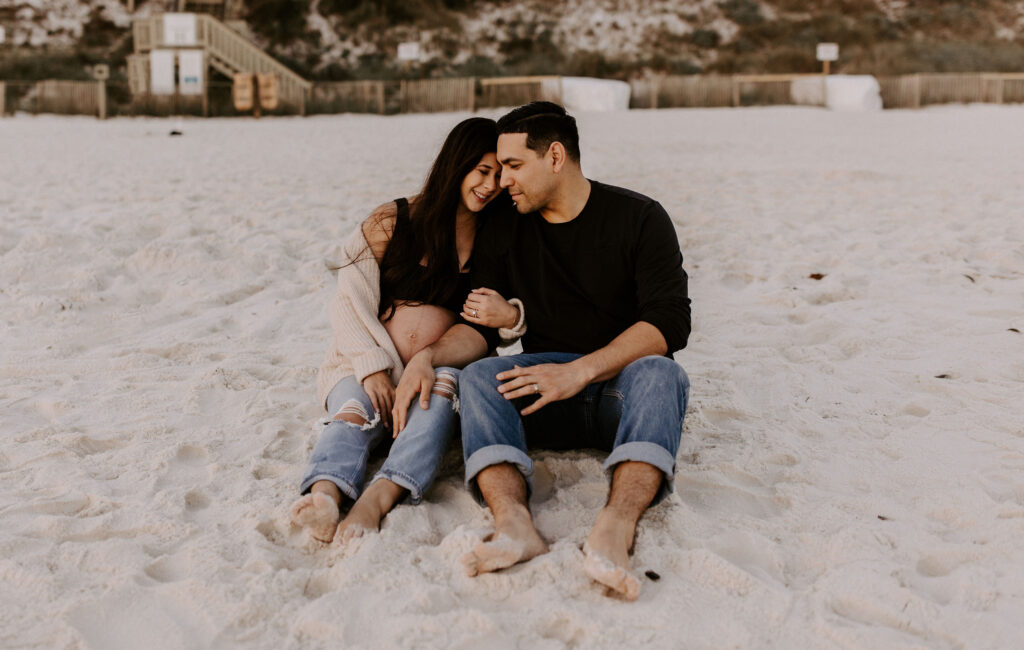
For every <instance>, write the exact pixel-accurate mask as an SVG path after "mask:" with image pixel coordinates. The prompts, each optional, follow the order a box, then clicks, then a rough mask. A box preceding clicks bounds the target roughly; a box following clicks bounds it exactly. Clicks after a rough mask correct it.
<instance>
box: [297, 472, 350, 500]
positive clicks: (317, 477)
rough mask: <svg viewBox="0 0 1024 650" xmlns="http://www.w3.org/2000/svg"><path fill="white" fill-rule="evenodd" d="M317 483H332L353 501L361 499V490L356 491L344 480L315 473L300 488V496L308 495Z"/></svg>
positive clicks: (331, 475)
mask: <svg viewBox="0 0 1024 650" xmlns="http://www.w3.org/2000/svg"><path fill="white" fill-rule="evenodd" d="M317 481H330V482H331V483H334V484H335V485H337V486H338V489H339V490H341V493H342V494H344V495H345V496H347V497H348V498H350V499H352V500H353V501H355V500H356V499H358V498H359V490H357V489H356V486H354V485H352V484H351V483H349V482H348V481H346V480H345V479H343V478H340V477H338V476H335V475H334V474H325V473H323V472H314V473H313V474H311V475H310V476H309V478H307V479H306V480H305V481H303V482H302V485H300V486H299V494H306V493H307V492H309V490H310V488H312V487H313V484H314V483H316V482H317Z"/></svg>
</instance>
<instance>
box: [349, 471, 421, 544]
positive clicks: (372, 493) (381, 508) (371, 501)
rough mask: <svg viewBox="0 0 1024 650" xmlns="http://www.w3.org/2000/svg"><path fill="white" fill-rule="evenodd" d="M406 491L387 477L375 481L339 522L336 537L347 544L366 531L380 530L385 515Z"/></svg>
mask: <svg viewBox="0 0 1024 650" xmlns="http://www.w3.org/2000/svg"><path fill="white" fill-rule="evenodd" d="M404 493H405V488H403V487H402V486H400V485H398V484H396V483H393V482H391V481H389V480H387V479H380V480H378V481H374V482H373V483H372V484H371V485H370V487H368V488H366V491H365V492H363V494H362V496H360V497H359V499H357V500H356V502H355V503H354V504H353V505H352V509H351V510H349V511H348V514H347V515H345V519H344V520H342V522H341V523H340V524H338V530H337V532H335V533H334V538H335V539H337V540H338V541H339V542H341V543H342V544H346V543H348V542H349V541H351V540H353V539H355V538H357V537H362V536H363V535H364V534H365V533H368V532H373V531H376V530H380V522H381V520H382V519H383V518H384V515H386V514H388V512H390V511H391V508H393V507H394V505H395V503H397V502H398V499H399V498H401V496H402V495H403V494H404Z"/></svg>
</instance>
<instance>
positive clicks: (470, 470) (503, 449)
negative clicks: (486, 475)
mask: <svg viewBox="0 0 1024 650" xmlns="http://www.w3.org/2000/svg"><path fill="white" fill-rule="evenodd" d="M502 463H510V464H512V465H515V466H516V467H517V468H519V472H520V473H521V474H522V475H523V478H524V479H526V498H527V500H529V498H530V495H531V494H533V461H532V460H530V457H529V456H527V455H526V453H525V452H524V451H523V450H522V449H519V448H518V447H513V446H512V445H488V446H487V447H481V448H480V449H477V450H476V451H474V452H473V455H472V456H470V457H469V458H467V459H466V487H467V488H469V491H470V492H471V493H472V494H473V496H474V497H476V500H477V502H478V503H480V504H481V505H487V503H486V502H485V501H484V497H483V495H482V494H480V487H479V486H478V485H477V484H476V481H474V480H473V479H475V478H476V475H477V474H479V473H480V472H482V471H484V470H485V469H487V468H488V467H490V466H491V465H500V464H502Z"/></svg>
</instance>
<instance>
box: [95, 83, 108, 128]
mask: <svg viewBox="0 0 1024 650" xmlns="http://www.w3.org/2000/svg"><path fill="white" fill-rule="evenodd" d="M96 104H97V107H98V109H99V110H98V111H97V113H99V115H97V117H99V118H100V119H101V120H105V119H107V82H106V81H104V80H102V79H100V80H99V81H97V82H96Z"/></svg>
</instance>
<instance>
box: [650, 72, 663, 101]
mask: <svg viewBox="0 0 1024 650" xmlns="http://www.w3.org/2000/svg"><path fill="white" fill-rule="evenodd" d="M660 86H661V82H660V77H654V78H652V79H651V108H658V91H659V90H660V89H661V88H660Z"/></svg>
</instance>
